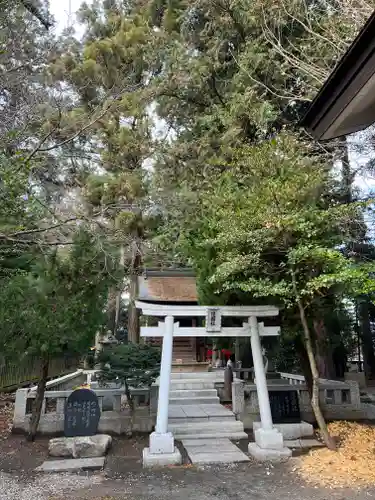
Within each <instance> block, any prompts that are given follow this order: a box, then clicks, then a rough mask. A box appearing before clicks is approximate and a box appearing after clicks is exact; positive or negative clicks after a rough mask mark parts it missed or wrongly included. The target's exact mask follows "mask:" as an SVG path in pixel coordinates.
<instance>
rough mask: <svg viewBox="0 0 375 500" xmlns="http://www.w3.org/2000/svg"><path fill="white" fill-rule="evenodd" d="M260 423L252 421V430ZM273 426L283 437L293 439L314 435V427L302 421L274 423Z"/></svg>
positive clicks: (257, 427) (259, 426)
mask: <svg viewBox="0 0 375 500" xmlns="http://www.w3.org/2000/svg"><path fill="white" fill-rule="evenodd" d="M261 425H262V424H261V422H253V430H254V431H256V430H258V429H260V428H261ZM274 428H275V429H277V430H278V431H279V432H281V434H282V435H283V438H284V439H292V440H293V439H300V438H303V437H308V436H309V437H310V436H313V435H314V427H313V426H312V425H311V424H309V423H308V422H303V421H302V422H300V423H298V424H274Z"/></svg>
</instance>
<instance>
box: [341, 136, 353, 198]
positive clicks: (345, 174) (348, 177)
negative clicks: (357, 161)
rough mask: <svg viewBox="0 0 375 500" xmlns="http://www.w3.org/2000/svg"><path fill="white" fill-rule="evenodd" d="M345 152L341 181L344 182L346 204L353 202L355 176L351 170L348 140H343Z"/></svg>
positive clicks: (343, 196)
mask: <svg viewBox="0 0 375 500" xmlns="http://www.w3.org/2000/svg"><path fill="white" fill-rule="evenodd" d="M342 147H343V151H342V155H341V165H342V170H341V180H342V193H343V195H342V198H343V202H344V203H351V202H352V184H353V174H352V172H351V170H350V161H349V152H348V143H347V139H346V138H344V140H343V146H342Z"/></svg>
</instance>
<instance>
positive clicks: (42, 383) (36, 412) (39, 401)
mask: <svg viewBox="0 0 375 500" xmlns="http://www.w3.org/2000/svg"><path fill="white" fill-rule="evenodd" d="M48 368H49V360H48V359H44V360H42V373H41V375H40V379H39V382H38V386H37V389H36V397H35V399H34V404H33V409H32V413H31V419H30V428H29V434H28V435H27V439H28V441H34V440H35V436H36V433H37V430H38V426H39V421H40V415H41V413H42V406H43V400H44V393H45V391H46V385H47V379H48Z"/></svg>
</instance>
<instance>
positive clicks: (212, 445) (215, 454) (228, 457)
mask: <svg viewBox="0 0 375 500" xmlns="http://www.w3.org/2000/svg"><path fill="white" fill-rule="evenodd" d="M182 444H183V446H184V448H185V450H186V452H187V454H188V456H189V458H190V460H191V462H192V463H193V464H219V463H226V464H231V463H237V462H248V461H249V457H247V456H246V455H245V454H244V453H243V452H242V451H241V450H240V449H239V448H237V446H236V445H234V444H233V443H231V442H230V441H229V439H215V440H214V439H213V440H208V439H207V440H203V439H202V440H200V439H195V440H194V439H186V440H182Z"/></svg>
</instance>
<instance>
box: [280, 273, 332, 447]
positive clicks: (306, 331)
mask: <svg viewBox="0 0 375 500" xmlns="http://www.w3.org/2000/svg"><path fill="white" fill-rule="evenodd" d="M290 274H291V277H292V284H293V291H294V294H295V297H296V301H297V306H298V311H299V316H300V319H301V324H302V329H303V340H304V344H305V348H306V353H307V356H308V360H309V364H310V369H311V375H312V390H311V407H312V409H313V412H314V415H315V419H316V422H317V424H318V426H319V429H320V432H321V435H322V438H323V440H324V442H325V444H326V446H327V448H329V449H330V450H336V449H337V448H336V443H335V441H334V439H333V438H332V436H331V435H330V434H329V432H328V428H327V423H326V421H325V418H324V415H323V412H322V409H321V408H320V402H319V372H318V367H317V365H316V360H315V356H314V349H313V343H312V338H311V333H310V328H309V325H308V323H307V319H306V314H305V309H304V307H303V304H302V301H301V299H300V297H299V293H298V290H297V283H296V275H295V272H294V270H293V269H291V270H290Z"/></svg>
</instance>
